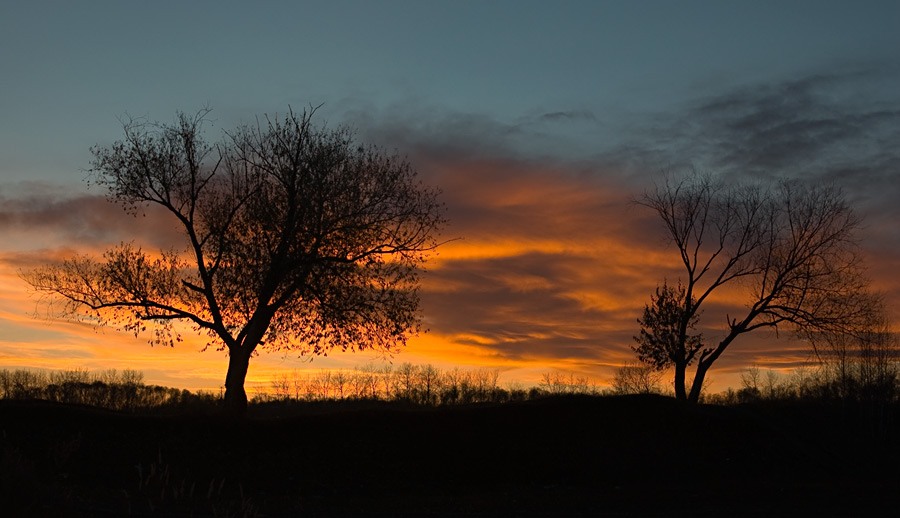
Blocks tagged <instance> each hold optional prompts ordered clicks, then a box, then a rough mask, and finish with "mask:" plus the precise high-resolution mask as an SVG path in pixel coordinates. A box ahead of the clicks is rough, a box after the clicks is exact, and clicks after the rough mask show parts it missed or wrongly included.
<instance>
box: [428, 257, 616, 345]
mask: <svg viewBox="0 0 900 518" xmlns="http://www.w3.org/2000/svg"><path fill="white" fill-rule="evenodd" d="M596 264H597V260H596V258H594V257H578V256H575V255H571V254H547V253H534V252H532V253H525V254H521V255H514V256H509V257H500V258H489V259H470V260H458V261H452V262H450V263H449V264H445V265H442V266H441V267H440V268H437V269H436V270H434V271H433V272H429V275H428V277H429V279H428V283H427V285H426V286H425V289H424V294H423V304H424V306H425V307H426V308H427V309H428V314H429V323H430V325H431V327H432V329H434V330H435V331H437V332H440V333H441V334H443V335H448V336H459V337H461V338H459V339H458V341H459V342H460V343H468V344H471V345H481V346H482V347H486V348H489V349H492V350H495V351H496V352H497V353H498V354H499V355H501V356H503V357H504V358H508V359H521V358H524V357H529V356H530V357H551V358H585V359H596V358H599V357H602V356H603V355H604V354H605V353H606V352H607V351H605V347H606V346H607V345H608V344H607V342H608V341H609V340H610V336H609V330H610V329H609V328H610V327H612V328H617V327H620V326H621V324H622V321H623V319H624V320H626V321H627V320H629V316H627V315H623V314H622V312H621V307H609V308H605V309H603V308H598V307H591V306H588V305H586V304H585V303H584V302H583V301H580V300H578V298H576V297H575V296H573V294H576V293H578V292H581V291H583V290H585V289H588V287H586V286H584V284H583V276H582V272H584V271H585V270H591V269H594V268H595V265H596ZM595 282H598V283H600V282H601V279H600V278H599V277H598V278H597V279H595ZM605 289H609V287H608V286H605ZM626 327H632V326H630V323H626Z"/></svg>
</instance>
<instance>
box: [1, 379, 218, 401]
mask: <svg viewBox="0 0 900 518" xmlns="http://www.w3.org/2000/svg"><path fill="white" fill-rule="evenodd" d="M0 398H2V399H17V400H29V399H30V400H43V401H53V402H57V403H68V404H74V405H90V406H94V407H98V408H105V409H109V410H121V411H136V410H165V409H172V410H176V409H183V410H186V409H188V408H198V407H203V406H206V405H208V404H210V403H214V402H215V401H216V400H217V399H218V395H215V394H212V393H207V392H196V393H195V392H191V391H189V390H183V389H176V388H171V387H162V386H159V385H146V384H144V374H143V373H142V372H139V371H134V370H127V369H126V370H123V371H116V370H115V369H108V370H104V371H98V372H92V371H89V370H85V369H70V370H61V371H35V370H25V369H19V370H14V371H9V370H7V369H3V370H0Z"/></svg>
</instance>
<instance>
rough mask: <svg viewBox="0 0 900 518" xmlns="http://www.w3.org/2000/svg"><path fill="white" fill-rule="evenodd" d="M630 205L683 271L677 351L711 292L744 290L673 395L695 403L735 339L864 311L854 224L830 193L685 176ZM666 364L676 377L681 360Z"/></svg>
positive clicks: (829, 324) (815, 326)
mask: <svg viewBox="0 0 900 518" xmlns="http://www.w3.org/2000/svg"><path fill="white" fill-rule="evenodd" d="M639 203H640V204H642V205H644V206H647V207H649V208H651V209H653V210H654V211H655V212H656V213H657V215H658V216H659V217H660V219H661V220H662V222H663V224H664V227H665V229H666V231H667V234H668V237H669V239H670V240H671V241H672V243H674V245H675V247H676V249H677V250H678V254H679V257H680V260H681V263H682V265H683V267H684V275H685V278H684V279H683V284H684V296H683V297H682V299H681V304H682V309H683V311H682V312H681V322H680V323H679V332H678V336H677V340H678V341H679V342H680V343H678V344H676V346H677V347H678V348H679V350H684V351H690V349H691V347H690V345H689V343H688V340H689V338H688V337H689V335H688V334H687V333H686V330H687V329H688V328H689V326H690V323H691V322H692V320H693V319H695V318H698V317H699V316H700V309H701V308H702V307H703V305H704V304H705V303H706V302H707V301H708V300H709V299H710V298H711V297H712V296H713V295H714V294H716V293H718V292H720V291H724V290H722V288H723V287H732V286H733V287H734V288H743V289H744V290H745V293H746V299H745V300H746V304H745V309H744V310H742V312H740V313H739V314H737V315H736V316H732V315H726V317H725V320H726V321H725V328H724V337H723V338H722V339H721V340H720V341H719V342H718V343H716V344H711V345H710V346H708V347H707V346H703V347H701V348H700V350H699V352H698V354H697V356H696V360H697V361H696V366H697V367H696V373H695V376H694V380H693V383H692V385H691V390H690V393H687V391H686V390H685V389H684V388H681V389H680V390H679V387H677V386H676V395H677V397H679V398H685V399H688V400H690V401H693V402H696V401H698V399H699V397H700V393H701V390H702V387H703V382H704V379H705V377H706V373H707V371H708V370H709V368H710V367H711V366H712V365H713V363H714V362H715V361H716V360H717V359H718V358H719V357H720V356H721V355H722V353H723V352H725V350H726V349H727V348H728V346H729V345H731V343H732V342H734V340H735V339H736V338H737V337H738V336H740V335H742V334H744V333H747V332H750V331H753V330H755V329H760V328H772V329H781V328H784V327H788V328H793V329H795V330H841V329H845V328H846V327H847V326H848V325H849V324H850V323H851V322H853V321H855V320H857V319H858V318H860V317H861V315H863V314H864V313H866V312H867V311H868V307H867V304H865V303H862V301H865V300H867V299H868V298H869V297H867V296H866V295H865V292H866V288H867V283H866V281H865V279H864V278H863V275H862V268H861V266H860V263H859V260H858V256H857V244H856V242H855V240H854V231H855V230H856V228H857V227H858V224H859V220H858V218H857V216H856V215H855V214H854V212H853V210H851V208H850V207H849V206H848V205H847V203H846V201H845V199H844V196H843V195H842V193H841V192H840V191H839V190H838V189H836V188H833V187H828V186H820V185H815V186H807V185H802V184H800V183H797V182H789V181H782V182H780V183H778V184H776V185H773V186H761V185H743V186H736V187H726V186H725V185H723V184H721V183H718V182H716V181H714V180H713V179H712V178H711V177H709V176H692V177H690V178H687V179H684V180H680V181H677V180H673V179H672V178H666V180H665V181H664V182H663V183H661V184H659V185H657V186H656V188H655V189H654V190H651V191H648V192H647V193H645V194H644V196H643V197H642V198H641V199H640V200H639ZM674 368H675V371H676V373H675V377H676V379H682V380H683V379H685V377H684V373H683V370H685V369H686V368H687V362H680V363H675V364H674ZM679 371H682V372H679ZM676 385H677V384H676Z"/></svg>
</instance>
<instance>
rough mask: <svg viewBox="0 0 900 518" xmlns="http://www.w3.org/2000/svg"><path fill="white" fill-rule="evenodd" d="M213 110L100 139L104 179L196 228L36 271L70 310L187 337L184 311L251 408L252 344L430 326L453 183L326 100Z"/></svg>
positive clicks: (370, 345) (285, 344) (352, 344)
mask: <svg viewBox="0 0 900 518" xmlns="http://www.w3.org/2000/svg"><path fill="white" fill-rule="evenodd" d="M208 112H209V110H201V111H200V112H198V113H197V114H196V115H194V116H188V115H185V114H179V115H178V116H177V119H176V122H175V123H174V124H169V125H166V124H157V123H148V122H146V121H142V120H129V121H127V122H126V123H125V124H124V132H125V138H124V140H122V141H118V142H116V143H115V144H113V145H112V146H110V147H94V148H92V153H93V155H94V159H93V161H92V168H91V170H90V172H91V173H92V176H93V180H94V181H95V182H96V183H97V184H99V185H100V186H102V187H104V188H106V189H107V191H108V192H107V194H108V198H109V199H110V200H112V201H114V202H118V203H120V204H121V205H122V206H123V208H124V209H125V210H126V211H127V212H129V213H131V214H134V215H136V214H138V213H140V212H141V211H142V210H144V207H147V206H150V205H155V206H158V207H162V208H163V209H164V210H165V211H167V213H168V214H169V215H170V216H171V217H172V218H173V221H174V222H176V224H177V226H178V228H179V229H180V231H181V235H182V237H183V238H184V239H183V243H184V247H183V249H181V250H178V249H174V250H162V251H159V252H158V253H155V254H152V253H148V252H145V251H143V250H142V249H141V248H140V247H137V246H135V245H134V244H129V243H124V244H122V245H120V246H118V247H115V248H112V249H110V250H108V251H107V252H106V253H105V254H104V256H103V259H102V260H96V259H93V258H89V257H76V258H73V259H70V260H67V261H64V262H62V263H61V264H54V265H49V266H45V267H42V268H39V269H36V270H33V271H31V272H28V273H26V274H24V275H23V277H24V278H25V279H26V280H27V281H28V282H29V283H30V284H31V285H32V286H33V287H34V288H35V289H36V290H37V291H38V292H41V293H43V294H45V295H48V296H49V297H50V299H51V300H54V299H61V300H62V301H63V302H64V303H63V304H62V307H61V310H62V311H61V312H62V314H63V315H65V316H67V317H74V318H79V317H80V318H86V319H88V320H89V321H91V322H93V323H96V324H98V325H113V326H116V327H119V328H121V329H125V330H130V331H133V332H135V333H139V332H141V331H144V330H145V329H147V327H148V324H152V326H151V327H152V328H153V331H154V334H153V337H152V339H151V340H152V342H154V343H162V344H168V345H171V344H173V343H174V342H175V341H177V340H179V333H178V330H177V329H176V328H175V327H174V325H173V324H174V322H176V321H186V322H189V323H190V324H192V325H193V327H194V328H195V330H197V331H200V332H206V333H207V334H208V335H209V336H210V337H211V338H212V343H214V344H216V345H217V346H218V347H219V348H220V349H227V351H228V355H229V363H228V373H227V376H226V379H225V389H226V392H225V403H226V408H227V409H229V410H230V411H232V412H234V413H237V414H242V413H243V412H244V411H245V410H246V405H247V396H246V393H245V391H244V379H245V377H246V374H247V369H248V365H249V361H250V358H251V355H252V354H253V353H254V351H256V350H257V348H258V347H262V348H264V349H267V350H299V351H300V352H301V353H302V354H312V355H319V354H326V353H327V351H328V350H330V349H332V348H338V349H341V350H363V349H375V350H383V351H389V350H396V349H397V348H399V347H400V346H402V345H404V344H405V342H406V340H407V338H408V337H409V336H410V335H411V334H414V333H416V332H418V331H419V329H420V318H419V315H418V302H419V299H418V291H417V290H418V273H419V271H420V269H421V266H422V265H423V262H424V261H425V260H426V259H427V257H428V255H429V252H430V251H432V250H434V248H435V247H436V246H437V243H436V241H435V234H436V232H437V230H438V229H439V228H440V227H441V226H442V225H443V223H444V219H443V215H442V214H443V207H442V205H441V204H439V203H438V201H437V195H438V192H437V190H435V189H432V188H428V187H426V186H424V185H423V184H422V183H421V181H420V180H418V179H417V176H416V173H415V171H414V170H413V169H412V167H411V166H410V164H409V163H408V162H407V161H406V160H405V159H402V158H400V157H398V156H397V155H395V154H386V153H384V152H383V151H381V150H380V149H378V148H376V147H372V146H362V145H359V144H357V143H356V142H354V139H353V135H352V134H351V132H350V131H349V130H348V129H346V128H339V129H336V130H328V129H326V128H324V127H322V128H317V127H315V126H314V125H313V123H312V117H313V114H314V113H315V109H311V110H309V111H307V110H304V111H303V112H302V113H295V112H293V111H289V113H288V114H287V115H286V116H285V117H284V118H283V119H281V120H278V119H275V120H271V119H269V118H268V117H266V118H265V120H264V122H257V124H256V125H252V126H251V125H247V126H242V127H239V128H237V129H236V130H235V131H233V132H226V133H225V136H224V138H223V139H222V140H221V141H220V142H219V143H218V144H215V145H211V144H209V143H207V142H206V141H205V140H204V138H203V135H202V128H203V125H204V122H205V121H206V116H207V114H208Z"/></svg>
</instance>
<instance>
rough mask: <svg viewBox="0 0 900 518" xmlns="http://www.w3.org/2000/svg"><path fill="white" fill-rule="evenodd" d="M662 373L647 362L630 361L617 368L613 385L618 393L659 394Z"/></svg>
mask: <svg viewBox="0 0 900 518" xmlns="http://www.w3.org/2000/svg"><path fill="white" fill-rule="evenodd" d="M660 377H662V374H661V373H660V372H659V371H658V370H657V369H655V368H654V367H653V366H651V365H648V364H646V363H628V362H625V364H624V365H622V366H621V367H619V368H618V369H616V374H615V376H613V382H612V387H613V390H614V391H615V393H616V394H658V393H659V392H660V388H659V380H660Z"/></svg>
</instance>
